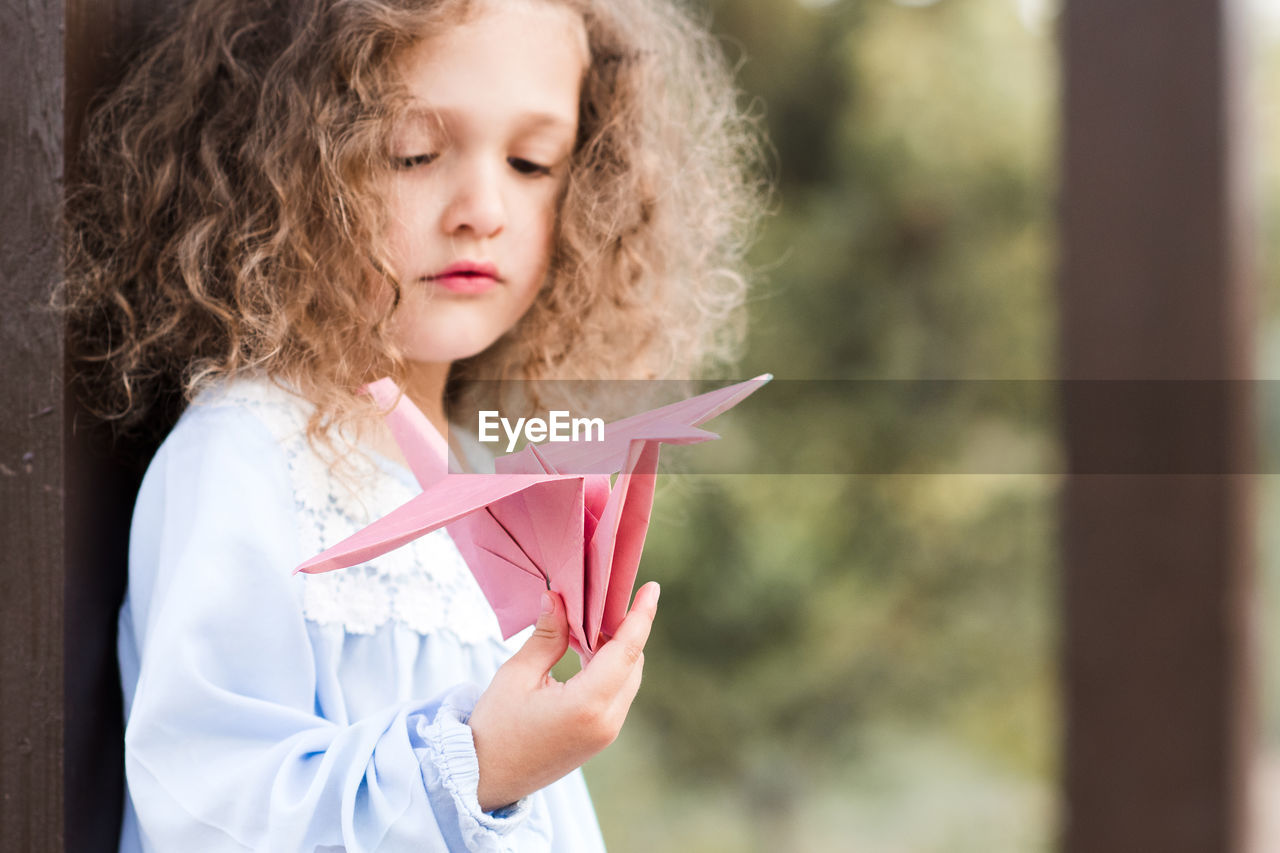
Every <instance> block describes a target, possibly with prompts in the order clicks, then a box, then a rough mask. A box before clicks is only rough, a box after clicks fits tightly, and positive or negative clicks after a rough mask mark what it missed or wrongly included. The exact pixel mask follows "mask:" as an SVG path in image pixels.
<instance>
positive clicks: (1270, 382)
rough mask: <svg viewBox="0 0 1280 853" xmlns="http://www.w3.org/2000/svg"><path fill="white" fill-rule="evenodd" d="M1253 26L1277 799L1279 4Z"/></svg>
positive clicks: (1267, 795) (1266, 742)
mask: <svg viewBox="0 0 1280 853" xmlns="http://www.w3.org/2000/svg"><path fill="white" fill-rule="evenodd" d="M1249 5H1250V12H1251V13H1252V23H1253V24H1254V27H1253V32H1254V42H1253V50H1254V56H1253V62H1252V70H1253V71H1254V74H1253V79H1252V80H1251V84H1252V86H1253V91H1252V93H1251V99H1250V101H1251V105H1252V108H1253V115H1252V118H1253V120H1254V121H1255V123H1256V130H1257V132H1258V142H1257V143H1256V144H1255V146H1254V154H1255V156H1256V157H1257V160H1258V163H1257V165H1258V173H1259V180H1258V185H1257V186H1258V197H1259V201H1260V213H1261V227H1260V229H1259V233H1260V246H1259V251H1258V252H1257V255H1256V257H1257V258H1258V260H1259V262H1260V264H1261V275H1260V276H1259V278H1258V281H1259V285H1260V286H1261V288H1262V293H1261V298H1260V300H1259V302H1260V304H1261V305H1262V306H1263V308H1264V314H1263V317H1262V319H1261V322H1260V324H1259V327H1260V328H1259V331H1260V334H1259V336H1258V341H1259V349H1260V352H1259V357H1258V376H1259V377H1260V378H1261V379H1263V380H1266V381H1264V382H1262V383H1261V388H1262V392H1261V394H1260V401H1261V406H1260V410H1261V414H1262V418H1261V424H1260V428H1261V431H1262V435H1261V442H1260V443H1261V445H1262V457H1263V464H1264V465H1265V466H1266V467H1265V468H1264V470H1265V471H1266V472H1268V473H1269V474H1271V475H1272V476H1266V477H1260V478H1259V479H1258V482H1259V484H1260V486H1261V488H1260V493H1259V513H1258V516H1259V525H1258V527H1259V534H1260V539H1261V542H1260V561H1259V562H1260V568H1261V571H1260V572H1259V575H1260V577H1259V580H1260V593H1261V594H1260V596H1259V601H1258V608H1257V610H1256V611H1255V615H1256V619H1257V624H1258V625H1260V626H1261V627H1262V631H1263V635H1262V650H1261V655H1260V656H1259V658H1260V661H1261V665H1262V674H1261V679H1260V687H1261V692H1262V722H1263V737H1262V749H1263V762H1262V768H1263V769H1262V772H1261V774H1260V779H1261V783H1260V784H1261V785H1262V786H1264V790H1263V791H1262V792H1260V793H1259V800H1258V801H1259V802H1263V803H1275V802H1280V523H1277V522H1278V521H1280V476H1274V475H1276V474H1280V381H1277V380H1280V3H1277V2H1276V0H1251V2H1250V4H1249ZM1264 811H1266V812H1267V817H1266V818H1264V820H1266V821H1269V823H1267V824H1266V825H1268V826H1270V827H1272V832H1275V833H1280V815H1277V814H1276V810H1275V808H1274V806H1272V807H1270V808H1264Z"/></svg>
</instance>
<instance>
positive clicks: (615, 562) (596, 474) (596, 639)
mask: <svg viewBox="0 0 1280 853" xmlns="http://www.w3.org/2000/svg"><path fill="white" fill-rule="evenodd" d="M769 378H770V377H768V376H761V377H757V378H756V379H752V380H749V381H747V382H742V383H739V384H737V385H732V386H729V387H727V388H721V389H719V390H717V391H712V392H710V393H708V394H703V395H700V396H698V397H693V398H691V399H688V400H683V401H681V402H679V403H673V404H671V405H669V406H663V407H661V408H658V409H653V410H652V411H649V412H644V413H642V414H639V415H634V416H632V417H630V418H625V419H623V420H620V421H616V422H614V423H613V424H607V425H606V426H605V430H604V435H605V440H603V441H600V442H576V443H572V444H562V445H530V446H529V447H526V448H525V449H524V450H522V451H521V452H520V453H516V454H512V455H510V456H506V457H501V458H499V459H498V460H497V462H496V465H495V467H496V468H497V469H498V471H499V473H497V474H492V475H477V474H449V473H448V467H447V466H448V445H447V442H446V441H445V440H444V438H443V437H442V436H441V435H440V434H439V433H438V432H437V431H436V430H435V429H434V428H433V427H432V426H431V423H430V422H429V421H428V420H427V419H426V417H425V416H424V415H423V414H422V413H421V412H420V411H419V410H418V409H417V407H415V406H414V405H413V403H412V402H411V401H410V400H409V398H408V397H407V396H404V395H402V394H400V392H399V389H397V388H396V387H395V385H394V384H392V383H391V382H390V381H389V380H379V381H378V382H375V383H372V384H371V385H370V386H368V388H367V390H368V392H369V393H370V394H371V395H373V396H374V398H375V399H376V400H377V401H378V402H379V403H380V404H381V405H383V406H384V407H386V408H389V409H390V411H389V412H388V415H387V420H388V424H389V426H390V428H391V431H392V435H393V436H394V437H395V439H396V442H397V444H399V445H400V448H401V450H402V451H403V452H404V455H405V458H406V460H407V461H408V462H409V466H410V468H411V469H412V471H413V473H414V476H415V477H416V478H417V480H418V482H419V484H420V485H421V486H422V488H423V490H422V493H421V494H419V495H417V496H415V497H414V498H411V499H410V500H409V501H408V502H407V503H405V504H404V505H403V506H401V507H399V508H397V509H396V510H393V511H392V512H391V513H389V514H388V515H386V516H384V517H383V518H381V519H379V520H377V521H375V522H374V523H373V524H370V525H369V526H368V527H365V528H363V529H362V530H360V531H358V532H356V533H355V534H353V535H352V536H350V537H348V538H347V539H344V540H343V541H342V542H339V543H338V544H337V545H334V546H333V547H331V548H329V549H328V550H326V551H324V552H323V553H321V554H319V555H317V556H315V557H313V558H311V559H310V560H307V561H306V562H304V563H303V564H302V565H300V566H299V567H298V569H297V571H301V572H324V571H331V570H333V569H340V568H345V567H347V566H352V565H355V564H357V563H361V562H365V561H367V560H371V559H373V558H375V557H377V556H380V555H381V554H384V553H386V552H387V551H390V550H392V549H393V548H398V547H400V546H401V545H404V544H406V543H408V542H410V541H412V540H413V539H416V538H417V537H419V536H422V535H424V534H426V533H429V532H431V531H433V530H437V529H439V528H441V527H445V526H448V529H449V533H450V535H451V536H452V537H453V538H454V541H455V542H456V543H457V545H458V548H459V550H460V551H461V552H462V555H463V557H464V558H465V559H466V561H467V565H468V566H469V567H470V568H471V571H472V573H473V574H474V575H475V577H476V581H477V583H478V584H479V586H480V589H481V590H482V591H483V592H484V594H485V597H486V598H487V599H488V600H489V603H490V605H491V606H492V607H493V609H494V613H495V614H496V615H497V617H498V624H499V626H500V627H501V629H502V631H503V635H504V636H507V637H510V636H511V635H513V634H515V633H516V632H517V631H520V630H521V629H523V628H525V627H527V626H529V625H532V624H533V623H534V622H536V621H537V617H538V611H539V601H540V598H541V593H542V591H543V590H545V589H550V590H554V591H555V592H557V593H559V594H560V595H561V597H562V598H563V599H564V602H565V609H566V613H567V616H568V618H569V628H570V636H571V640H570V642H571V645H572V646H573V647H574V648H575V649H576V650H578V652H579V653H580V654H582V655H583V658H584V660H586V659H589V658H590V657H591V655H592V654H594V652H595V651H596V649H598V648H599V645H600V643H601V641H602V639H605V638H607V636H610V635H612V634H613V633H614V632H615V631H616V630H617V626H618V623H620V622H621V620H622V618H623V616H625V614H626V611H627V605H628V602H629V601H630V598H631V591H632V589H633V588H634V586H635V578H636V572H637V569H638V566H639V562H640V553H641V550H642V549H643V546H644V539H645V534H646V532H647V530H648V526H649V514H650V511H651V509H652V506H653V491H654V481H655V477H656V474H657V468H658V448H659V445H660V444H662V443H666V444H693V443H696V442H700V441H706V440H708V439H712V438H716V437H717V436H716V435H715V434H714V433H709V432H706V431H704V430H701V429H698V428H697V425H698V424H701V423H703V422H705V421H707V420H709V419H710V418H712V417H714V416H715V415H717V414H719V413H721V412H723V411H725V410H726V409H728V408H730V407H731V406H733V405H735V404H736V403H737V402H738V401H739V400H741V399H742V398H744V397H745V396H747V395H748V394H750V393H751V392H753V391H755V390H756V388H758V387H760V386H761V385H763V384H764V383H765V382H767V381H768V380H769ZM614 472H617V473H618V477H617V480H616V482H614V483H613V484H612V485H611V484H610V477H609V475H610V474H611V473H614Z"/></svg>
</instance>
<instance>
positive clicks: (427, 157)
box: [387, 0, 588, 364]
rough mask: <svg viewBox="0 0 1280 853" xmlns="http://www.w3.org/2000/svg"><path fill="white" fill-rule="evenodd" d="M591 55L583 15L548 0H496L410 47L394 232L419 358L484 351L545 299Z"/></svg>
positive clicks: (401, 330) (399, 331) (403, 303)
mask: <svg viewBox="0 0 1280 853" xmlns="http://www.w3.org/2000/svg"><path fill="white" fill-rule="evenodd" d="M587 62H588V50H587V40H586V33H585V30H584V26H583V23H582V19H581V16H579V15H576V14H574V13H573V12H571V11H570V10H569V9H567V8H565V7H563V6H561V5H559V4H556V3H552V2H545V0H502V2H501V3H500V4H486V5H485V6H484V7H483V8H482V9H481V10H480V11H479V12H478V13H477V14H476V15H475V16H474V17H473V18H471V19H470V20H468V21H466V22H464V23H463V24H461V25H458V26H456V27H453V28H451V29H448V30H446V31H444V32H442V33H440V34H438V35H435V36H432V37H430V38H427V39H425V40H423V41H422V42H420V43H418V44H416V45H415V46H413V47H412V48H410V49H409V50H408V51H406V53H405V55H404V57H403V58H402V61H401V70H402V74H403V80H404V83H405V85H406V86H407V87H408V91H409V95H410V99H411V102H410V110H409V112H408V114H407V115H406V117H405V119H404V120H403V121H402V123H401V125H400V126H399V127H398V128H397V131H396V133H395V135H394V137H393V140H392V145H393V148H392V154H393V155H394V158H395V159H394V163H393V167H394V171H393V173H392V178H391V181H390V191H389V197H388V206H389V226H388V228H389V233H388V234H387V237H388V243H389V248H390V252H391V262H392V264H393V268H394V270H395V272H396V274H397V275H398V277H399V279H400V283H401V291H402V292H401V300H400V304H399V306H398V307H397V308H396V311H395V313H394V314H393V315H392V318H391V328H392V332H393V334H394V335H395V339H396V343H397V344H398V345H399V346H400V347H401V348H402V350H403V351H404V353H405V355H406V357H407V358H408V359H409V360H410V361H413V362H419V363H431V364H447V363H449V362H452V361H456V360H458V359H461V358H467V357H469V356H473V355H476V354H477V353H479V352H481V351H483V350H484V349H486V348H487V347H488V346H489V345H490V344H492V343H493V342H494V341H496V340H497V339H498V338H499V337H500V336H501V335H502V334H503V333H504V332H506V331H507V330H508V329H510V328H511V327H512V326H514V325H515V323H516V321H517V320H519V319H520V317H521V316H523V315H524V313H525V311H527V310H528V309H529V306H530V305H532V304H533V300H534V298H535V297H536V296H537V294H538V291H539V289H540V287H541V286H542V283H543V280H544V278H545V277H546V273H547V265H548V261H549V258H550V254H551V238H552V233H553V231H554V227H555V218H556V211H557V208H558V204H559V200H560V197H561V195H562V193H563V190H564V187H565V182H566V180H567V167H568V158H569V155H570V154H571V153H572V150H573V145H574V141H575V139H576V136H577V129H578V96H579V90H580V87H581V82H582V77H583V74H584V72H585V70H586V67H587Z"/></svg>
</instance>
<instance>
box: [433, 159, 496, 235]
mask: <svg viewBox="0 0 1280 853" xmlns="http://www.w3.org/2000/svg"><path fill="white" fill-rule="evenodd" d="M506 215H507V213H506V205H505V204H504V203H503V199H502V189H501V186H500V181H499V175H498V174H497V170H496V169H494V168H492V167H490V166H489V165H487V164H473V165H472V167H471V168H462V169H459V170H458V172H457V175H456V179H455V182H454V186H453V189H452V197H451V198H450V200H449V204H448V206H447V207H446V208H445V211H444V215H443V218H442V221H441V223H440V225H441V228H443V229H444V232H445V233H446V234H448V235H449V236H451V237H452V236H461V235H462V234H463V233H464V232H467V231H470V232H472V235H473V236H475V237H478V238H481V239H483V238H486V237H493V236H495V235H496V234H497V233H498V232H499V231H501V230H502V227H503V225H505V224H506Z"/></svg>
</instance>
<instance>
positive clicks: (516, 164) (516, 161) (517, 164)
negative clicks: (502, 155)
mask: <svg viewBox="0 0 1280 853" xmlns="http://www.w3.org/2000/svg"><path fill="white" fill-rule="evenodd" d="M507 163H508V164H510V166H511V168H513V169H515V170H516V171H517V172H519V173H520V174H522V175H531V176H539V175H550V174H551V167H550V166H543V165H541V164H539V163H534V162H533V161H532V160H525V159H524V158H523V157H508V158H507Z"/></svg>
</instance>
